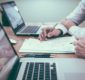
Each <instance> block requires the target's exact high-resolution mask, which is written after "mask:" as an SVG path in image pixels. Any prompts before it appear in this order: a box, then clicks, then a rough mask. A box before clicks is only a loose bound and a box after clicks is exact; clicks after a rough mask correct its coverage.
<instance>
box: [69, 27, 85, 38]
mask: <svg viewBox="0 0 85 80" xmlns="http://www.w3.org/2000/svg"><path fill="white" fill-rule="evenodd" d="M69 34H71V35H73V36H76V37H82V36H85V28H80V27H78V26H72V27H71V28H69Z"/></svg>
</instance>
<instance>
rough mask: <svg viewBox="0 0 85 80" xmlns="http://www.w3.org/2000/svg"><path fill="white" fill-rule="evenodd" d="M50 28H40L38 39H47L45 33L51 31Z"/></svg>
mask: <svg viewBox="0 0 85 80" xmlns="http://www.w3.org/2000/svg"><path fill="white" fill-rule="evenodd" d="M52 30H53V29H52V28H48V27H47V28H44V29H42V32H41V34H40V35H39V40H41V41H43V40H47V34H48V33H49V32H50V31H52Z"/></svg>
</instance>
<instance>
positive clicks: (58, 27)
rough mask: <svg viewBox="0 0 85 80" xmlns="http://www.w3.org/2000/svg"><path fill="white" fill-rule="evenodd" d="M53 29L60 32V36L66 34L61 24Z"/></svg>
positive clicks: (65, 29)
mask: <svg viewBox="0 0 85 80" xmlns="http://www.w3.org/2000/svg"><path fill="white" fill-rule="evenodd" d="M55 29H58V30H60V34H61V35H64V34H66V33H67V32H68V30H67V28H66V27H65V26H64V25H63V24H58V25H57V26H56V27H55Z"/></svg>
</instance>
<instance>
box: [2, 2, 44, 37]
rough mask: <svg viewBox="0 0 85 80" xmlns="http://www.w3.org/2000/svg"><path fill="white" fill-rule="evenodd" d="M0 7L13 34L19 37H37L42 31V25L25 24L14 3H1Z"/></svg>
mask: <svg viewBox="0 0 85 80" xmlns="http://www.w3.org/2000/svg"><path fill="white" fill-rule="evenodd" d="M1 7H2V9H3V11H4V13H5V14H6V16H7V19H8V21H9V23H10V26H11V27H12V29H13V31H14V33H15V34H16V35H19V36H29V35H31V36H38V35H39V34H40V32H41V30H42V27H43V26H42V24H41V23H39V24H37V23H34V24H33V23H28V24H29V25H28V26H26V25H25V22H24V20H23V18H22V16H21V14H20V11H19V9H18V7H17V5H16V3H15V2H14V1H9V2H4V3H1Z"/></svg>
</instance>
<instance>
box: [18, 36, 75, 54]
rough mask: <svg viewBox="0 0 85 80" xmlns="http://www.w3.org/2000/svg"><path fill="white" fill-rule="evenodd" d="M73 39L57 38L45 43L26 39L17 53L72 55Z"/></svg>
mask: <svg viewBox="0 0 85 80" xmlns="http://www.w3.org/2000/svg"><path fill="white" fill-rule="evenodd" d="M74 41H75V38H74V37H59V38H56V39H51V40H47V41H40V40H38V39H32V38H30V39H26V40H25V41H24V43H23V45H22V47H21V48H20V50H19V52H34V53H74V52H75V50H74V45H73V44H72V43H73V42H74Z"/></svg>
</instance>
